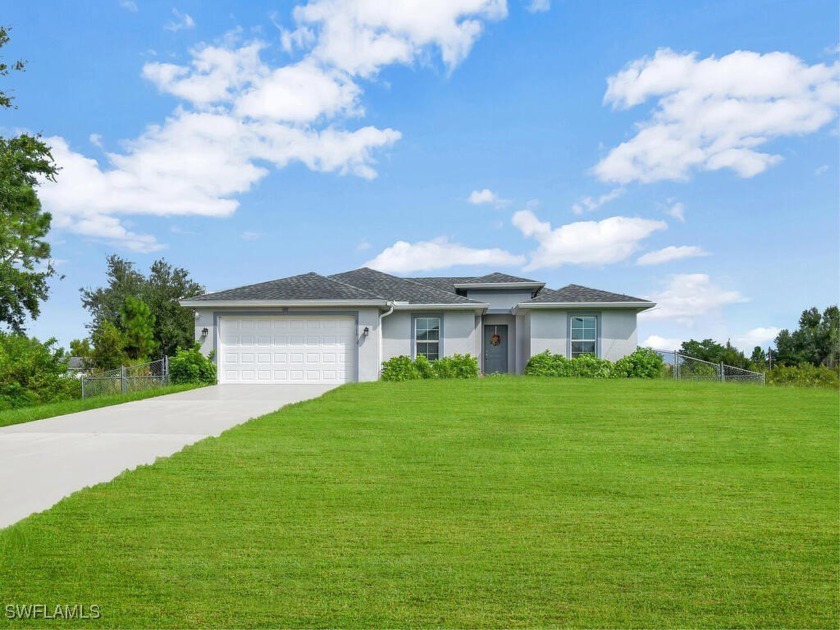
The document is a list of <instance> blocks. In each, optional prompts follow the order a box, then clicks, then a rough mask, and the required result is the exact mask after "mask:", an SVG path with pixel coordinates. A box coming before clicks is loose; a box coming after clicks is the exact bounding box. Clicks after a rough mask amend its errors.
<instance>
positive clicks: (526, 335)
mask: <svg viewBox="0 0 840 630" xmlns="http://www.w3.org/2000/svg"><path fill="white" fill-rule="evenodd" d="M530 358H531V314H530V313H529V312H528V311H523V312H521V313H519V314H517V316H516V373H517V374H524V373H525V366H526V365H527V364H528V359H530Z"/></svg>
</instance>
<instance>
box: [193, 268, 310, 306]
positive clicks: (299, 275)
mask: <svg viewBox="0 0 840 630" xmlns="http://www.w3.org/2000/svg"><path fill="white" fill-rule="evenodd" d="M301 276H321V274H319V273H317V272H315V271H307V272H305V273H296V274H295V275H293V276H286V277H285V278H274V279H273V280H264V281H262V282H255V283H253V284H243V285H239V286H236V287H227V288H226V289H219V290H217V291H210V292H208V293H202V294H201V295H195V296H193V297H191V298H187V299H190V300H192V299H195V298H198V297H204V296H206V295H215V294H216V293H225V292H227V291H233V290H235V289H248V288H251V287H261V286H264V285H266V284H271V283H272V282H279V281H280V280H289V279H290V278H300V277H301ZM321 277H322V278H324V277H325V276H321Z"/></svg>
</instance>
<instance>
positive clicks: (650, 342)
mask: <svg viewBox="0 0 840 630" xmlns="http://www.w3.org/2000/svg"><path fill="white" fill-rule="evenodd" d="M683 341H684V339H679V338H677V337H660V336H659V335H650V336H648V337H647V338H646V339H645V340H644V341H642V343H640V344H639V345H640V346H642V347H644V348H653V349H654V350H671V351H673V350H679V348H680V346H682V343H683Z"/></svg>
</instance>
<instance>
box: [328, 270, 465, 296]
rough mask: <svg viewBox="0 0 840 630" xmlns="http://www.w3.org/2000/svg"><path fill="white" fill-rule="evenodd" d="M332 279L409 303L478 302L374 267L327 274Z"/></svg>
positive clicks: (453, 291)
mask: <svg viewBox="0 0 840 630" xmlns="http://www.w3.org/2000/svg"><path fill="white" fill-rule="evenodd" d="M329 277H330V278H331V279H333V280H339V281H341V282H344V283H347V284H350V285H353V286H354V287H360V288H362V289H365V290H367V291H372V292H374V293H376V294H378V295H382V296H384V297H386V298H387V299H389V300H394V301H396V302H408V303H409V304H479V302H476V301H475V300H470V299H468V298H465V297H463V296H461V295H456V294H455V290H454V289H453V290H452V292H451V293H450V292H448V291H444V290H442V289H439V288H437V287H434V286H431V285H426V284H421V283H419V282H415V281H414V280H412V279H408V278H398V277H397V276H392V275H390V274H387V273H382V272H381V271H376V270H375V269H368V268H367V267H362V268H361V269H354V270H353V271H345V272H344V273H337V274H334V275H331V276H329Z"/></svg>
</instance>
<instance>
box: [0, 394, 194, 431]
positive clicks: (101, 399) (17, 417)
mask: <svg viewBox="0 0 840 630" xmlns="http://www.w3.org/2000/svg"><path fill="white" fill-rule="evenodd" d="M195 388H196V385H168V386H166V387H157V388H155V389H147V390H145V391H142V392H132V393H130V394H122V395H119V396H94V397H92V398H78V399H76V400H65V401H62V402H57V403H50V404H47V405H36V406H34V407H21V408H19V409H6V410H4V411H0V427H7V426H9V425H12V424H22V423H24V422H32V421H33V420H43V419H44V418H52V417H54V416H64V415H67V414H68V413H77V412H79V411H87V410H89V409H99V408H100V407H109V406H111V405H119V404H120V403H125V402H132V401H134V400H143V399H145V398H154V397H155V396H163V395H164V394H176V393H178V392H184V391H187V390H188V389H195Z"/></svg>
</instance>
